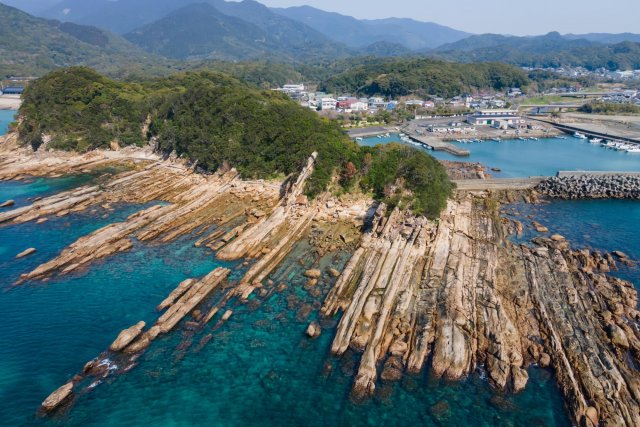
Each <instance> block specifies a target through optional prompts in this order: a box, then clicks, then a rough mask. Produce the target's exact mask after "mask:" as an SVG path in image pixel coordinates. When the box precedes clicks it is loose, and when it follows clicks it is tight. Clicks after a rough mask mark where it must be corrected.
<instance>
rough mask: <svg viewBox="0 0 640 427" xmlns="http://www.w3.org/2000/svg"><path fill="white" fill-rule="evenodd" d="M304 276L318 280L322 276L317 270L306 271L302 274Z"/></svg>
mask: <svg viewBox="0 0 640 427" xmlns="http://www.w3.org/2000/svg"><path fill="white" fill-rule="evenodd" d="M304 276H305V277H308V278H309V279H319V278H320V276H322V272H321V271H320V270H317V269H312V270H307V271H305V272H304Z"/></svg>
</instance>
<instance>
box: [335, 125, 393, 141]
mask: <svg viewBox="0 0 640 427" xmlns="http://www.w3.org/2000/svg"><path fill="white" fill-rule="evenodd" d="M389 132H396V130H390V129H387V128H386V127H383V126H371V127H367V128H359V129H351V130H349V131H347V134H348V135H349V137H350V138H369V137H372V136H378V135H383V134H385V133H389Z"/></svg>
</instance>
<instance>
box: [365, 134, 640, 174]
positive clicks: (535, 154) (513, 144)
mask: <svg viewBox="0 0 640 427" xmlns="http://www.w3.org/2000/svg"><path fill="white" fill-rule="evenodd" d="M394 141H400V138H399V137H398V136H397V135H396V134H392V135H390V137H389V138H366V139H364V140H363V141H361V144H363V145H376V144H384V143H389V142H394ZM452 144H454V145H456V146H459V147H461V148H464V149H466V150H468V151H470V152H471V155H470V156H469V157H458V156H454V155H452V154H448V153H445V152H441V151H429V153H430V154H431V155H433V156H434V157H436V158H437V159H441V160H453V161H469V162H479V163H482V164H483V165H485V166H486V167H487V168H489V169H491V168H499V169H501V171H502V172H493V171H490V172H489V173H491V174H492V175H493V176H495V177H497V178H518V177H528V176H552V175H555V174H556V173H557V172H558V171H560V170H592V171H640V155H639V154H631V153H626V152H621V151H614V150H608V149H605V148H603V147H602V146H600V145H599V144H591V143H589V142H588V141H585V140H582V139H578V138H574V137H567V139H557V138H547V139H540V140H538V141H520V140H517V139H516V140H504V141H501V142H498V141H484V142H474V143H470V144H465V143H459V142H453V143H452Z"/></svg>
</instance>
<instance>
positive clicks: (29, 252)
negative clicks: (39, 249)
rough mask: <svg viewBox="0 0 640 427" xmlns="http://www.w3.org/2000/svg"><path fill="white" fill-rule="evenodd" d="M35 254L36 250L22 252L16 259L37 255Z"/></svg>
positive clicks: (30, 249)
mask: <svg viewBox="0 0 640 427" xmlns="http://www.w3.org/2000/svg"><path fill="white" fill-rule="evenodd" d="M35 252H36V248H29V249H25V250H24V251H22V252H20V253H19V254H18V255H16V258H24V257H26V256H29V255H31V254H33V253H35Z"/></svg>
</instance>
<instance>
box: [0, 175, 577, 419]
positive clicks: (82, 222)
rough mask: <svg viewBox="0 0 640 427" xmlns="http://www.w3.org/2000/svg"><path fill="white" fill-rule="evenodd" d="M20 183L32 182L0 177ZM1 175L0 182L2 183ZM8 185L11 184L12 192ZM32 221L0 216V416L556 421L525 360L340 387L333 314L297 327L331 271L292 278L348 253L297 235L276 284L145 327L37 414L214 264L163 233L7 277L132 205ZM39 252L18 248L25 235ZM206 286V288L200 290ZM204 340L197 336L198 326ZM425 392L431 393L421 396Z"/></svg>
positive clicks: (555, 408) (543, 375) (343, 365)
mask: <svg viewBox="0 0 640 427" xmlns="http://www.w3.org/2000/svg"><path fill="white" fill-rule="evenodd" d="M16 185H17V186H20V185H22V186H23V188H21V190H20V191H21V192H22V193H23V194H29V193H30V192H31V188H32V187H34V191H35V188H37V187H38V185H39V184H37V183H35V182H34V183H20V184H14V183H0V199H1V198H7V197H6V196H7V195H8V194H7V190H6V188H12V190H11V191H14V192H15V191H16ZM8 186H9V187H8ZM14 194H15V193H14ZM116 208H117V209H116V210H115V211H114V212H107V211H104V210H102V209H98V210H96V211H93V212H92V211H89V212H85V213H80V214H74V215H70V216H68V217H64V218H54V219H51V220H50V221H49V222H46V223H44V224H40V225H36V224H31V223H30V224H22V225H17V226H9V227H4V228H0V269H1V271H2V272H3V274H2V276H0V288H1V290H2V291H1V292H0V399H1V401H2V402H3V405H0V419H2V420H3V424H4V425H12V426H13V425H45V426H49V425H52V426H58V425H64V426H67V425H70V426H84V425H92V426H122V425H160V426H165V425H167V426H188V425H220V426H298V425H309V426H325V425H354V426H378V425H380V426H383V425H485V426H494V425H498V426H500V425H504V426H510V425H540V426H542V425H545V426H566V425H569V422H568V420H567V416H566V411H565V409H564V407H563V403H562V399H561V397H560V394H559V391H558V390H557V388H556V386H555V382H554V379H553V376H552V374H551V373H550V372H549V371H546V370H541V369H532V370H531V371H530V375H531V381H530V385H529V387H528V388H527V390H526V391H525V392H523V393H520V394H518V395H515V396H513V395H502V394H501V393H497V392H495V391H494V390H492V389H491V387H490V386H489V385H488V383H487V381H486V380H484V379H483V377H484V376H483V375H482V373H481V372H479V373H477V374H474V375H471V376H470V377H469V378H468V379H466V380H465V381H461V382H456V383H445V382H440V381H438V380H435V379H432V378H429V376H428V374H425V375H422V376H419V377H406V378H405V379H404V380H403V381H402V382H401V383H400V384H395V385H391V386H389V385H387V386H382V385H380V386H379V388H378V392H377V394H376V396H375V397H374V398H372V399H371V400H369V401H367V402H365V403H364V404H354V403H352V402H351V401H350V400H349V391H350V388H351V384H352V381H353V373H354V367H355V366H357V365H354V362H357V357H354V356H352V355H348V356H346V357H344V358H342V359H340V360H336V359H334V358H332V357H330V356H329V348H330V344H331V339H332V336H333V334H334V332H335V325H336V321H337V319H335V320H332V321H328V322H327V321H325V322H323V327H324V330H323V334H322V336H321V337H320V338H319V339H317V340H313V341H311V340H309V339H307V338H306V336H305V334H304V331H305V329H306V327H307V325H308V323H309V321H310V320H311V319H313V318H315V317H316V316H317V312H318V309H319V307H320V304H321V301H322V300H323V297H324V294H326V292H327V291H328V290H329V289H330V287H331V285H332V283H329V282H328V279H325V280H327V281H321V283H320V284H319V285H318V290H319V291H320V292H319V294H320V295H318V294H315V293H312V292H309V291H308V290H307V289H305V288H304V282H305V279H304V278H303V277H302V274H301V273H302V271H304V270H306V269H307V268H309V267H311V266H318V267H320V268H326V267H327V266H329V265H332V266H335V267H336V268H341V267H342V266H343V265H344V263H345V262H346V260H347V259H348V257H349V254H348V253H342V252H338V253H333V254H328V255H326V256H325V257H324V258H322V259H317V257H316V256H315V255H314V254H313V251H311V250H310V248H309V247H308V244H307V243H306V242H301V243H299V244H298V245H297V247H296V248H295V249H294V251H293V252H292V254H291V255H290V256H289V257H288V258H287V259H286V260H285V261H284V262H283V264H282V265H281V266H280V268H279V269H278V270H277V271H275V272H274V273H273V275H272V278H273V279H274V281H275V282H276V283H285V284H287V288H286V289H285V290H284V291H283V292H281V293H274V294H273V295H271V296H268V297H260V296H255V297H254V299H253V300H252V301H251V302H250V303H249V304H240V303H238V302H235V301H231V303H230V306H231V308H232V309H233V310H234V315H233V316H232V317H231V319H230V320H229V321H228V322H227V323H226V324H224V325H223V326H222V327H221V328H219V329H215V328H214V325H215V322H216V319H214V321H213V322H211V323H210V324H209V325H208V327H207V328H206V329H205V330H204V331H202V332H197V333H193V332H190V331H187V330H185V329H183V328H178V329H177V330H175V331H174V332H172V333H170V334H168V335H167V336H165V337H162V338H159V339H158V340H156V341H155V342H154V343H153V344H152V346H151V347H150V349H149V351H148V352H146V353H145V354H144V355H143V356H142V357H141V359H140V364H139V366H137V367H136V368H135V369H133V370H132V371H130V372H128V373H126V374H124V375H122V376H119V377H116V378H112V379H110V380H109V381H107V383H105V384H101V385H100V386H98V387H97V388H96V389H95V390H93V391H92V392H90V393H87V394H82V395H80V397H79V398H78V400H77V401H76V402H75V405H74V407H73V408H72V409H71V411H69V412H68V413H64V414H60V415H58V416H57V417H55V418H53V419H40V418H38V417H37V416H36V410H37V408H38V406H39V404H40V402H41V401H42V400H43V399H44V398H45V397H46V396H47V395H48V394H49V393H50V392H51V391H52V390H54V389H56V388H57V387H58V386H60V385H61V384H63V383H64V382H66V381H67V380H68V379H69V378H70V377H71V376H73V375H74V374H76V373H77V372H78V371H79V370H81V368H82V366H83V365H84V363H86V362H87V361H88V360H90V359H92V358H93V357H95V356H97V355H98V354H99V353H100V352H102V351H103V350H104V349H105V348H106V347H107V346H108V345H109V344H110V343H111V341H112V340H113V339H114V337H115V336H116V335H117V334H118V332H119V331H120V330H122V329H123V328H126V327H128V326H130V325H132V324H134V323H136V322H137V321H139V320H145V321H147V322H151V321H153V320H154V319H155V318H156V317H157V313H156V312H155V306H156V305H157V304H158V303H159V302H160V301H161V300H162V299H164V297H165V296H166V295H167V294H168V293H169V292H170V291H171V290H172V289H173V288H174V287H175V286H176V285H177V284H178V283H179V282H180V281H181V280H183V279H184V278H187V277H201V276H203V275H204V274H206V273H208V272H209V271H211V270H212V269H213V268H215V267H217V266H219V265H226V266H229V267H231V268H232V269H233V275H232V279H231V280H237V279H238V278H239V277H241V275H242V274H243V272H244V270H243V268H242V267H241V266H239V265H237V264H222V263H220V262H219V261H217V260H216V259H215V258H214V256H213V254H212V253H211V252H210V251H209V250H208V249H206V248H204V249H203V248H195V247H194V246H193V238H192V237H190V236H187V237H185V238H183V239H180V240H178V241H176V242H174V243H171V244H169V245H157V244H141V243H136V245H135V247H134V248H133V249H132V250H131V251H129V252H126V253H123V254H119V255H117V256H114V257H112V258H108V259H106V260H104V261H101V262H98V263H95V264H93V265H92V266H91V267H90V268H89V269H88V270H87V271H84V272H81V273H78V274H74V275H71V276H65V277H62V278H56V279H53V280H50V281H47V282H34V283H26V284H25V285H22V286H20V287H12V284H13V282H14V281H15V279H17V278H18V277H19V275H20V274H21V273H24V272H27V271H29V270H30V269H32V268H34V267H35V266H36V265H38V264H39V263H41V262H43V261H45V260H48V259H50V258H52V257H53V256H55V255H56V254H57V253H59V252H60V251H61V250H62V249H63V248H64V247H65V246H66V245H68V244H69V243H71V242H73V241H74V240H75V239H77V238H78V237H79V236H81V235H85V234H87V233H89V232H91V231H93V230H95V229H97V228H99V227H101V226H103V225H105V224H107V223H111V222H115V221H120V220H122V219H124V218H125V217H126V216H127V215H129V214H130V213H132V212H134V211H136V210H138V209H142V208H143V206H132V205H120V206H116ZM30 246H33V247H36V248H37V249H38V252H37V253H36V254H34V255H33V256H30V257H27V258H25V259H22V260H15V259H14V256H15V254H16V253H18V252H20V251H22V250H24V249H25V248H26V247H30ZM215 298H219V294H216V295H214V296H213V297H212V299H215ZM209 333H211V334H212V339H211V341H210V342H209V343H208V344H207V345H204V346H203V345H201V340H202V338H203V337H204V336H206V335H207V334H209ZM434 405H435V406H434Z"/></svg>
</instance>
